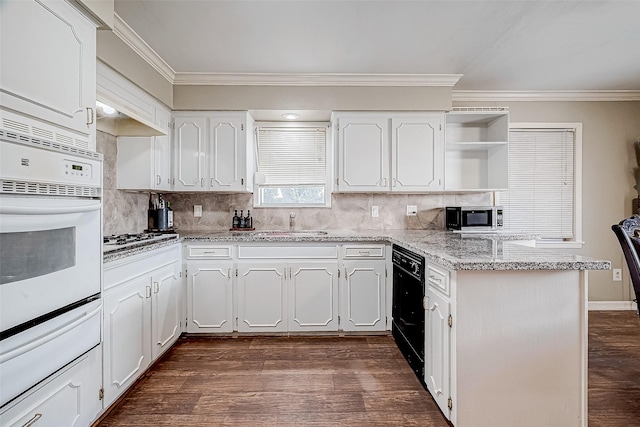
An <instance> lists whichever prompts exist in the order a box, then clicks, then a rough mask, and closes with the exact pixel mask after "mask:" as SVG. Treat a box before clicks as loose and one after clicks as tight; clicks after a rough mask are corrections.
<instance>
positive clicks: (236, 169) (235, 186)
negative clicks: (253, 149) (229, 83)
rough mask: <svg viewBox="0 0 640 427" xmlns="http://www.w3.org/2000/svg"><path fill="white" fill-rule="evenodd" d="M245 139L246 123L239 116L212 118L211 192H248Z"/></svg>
mask: <svg viewBox="0 0 640 427" xmlns="http://www.w3.org/2000/svg"><path fill="white" fill-rule="evenodd" d="M246 138H247V136H246V130H245V123H244V120H242V119H240V118H237V117H220V116H218V115H214V116H212V118H211V145H210V151H209V171H210V175H211V176H210V183H209V185H210V187H211V190H213V191H243V190H245V189H246V188H245V179H246V178H245V177H246V175H247V171H246V162H245V158H246V155H247V153H246V151H247V144H246Z"/></svg>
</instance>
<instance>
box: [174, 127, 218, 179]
mask: <svg viewBox="0 0 640 427" xmlns="http://www.w3.org/2000/svg"><path fill="white" fill-rule="evenodd" d="M173 126H174V135H175V136H174V139H173V146H174V164H175V176H174V179H175V182H174V187H173V188H174V190H176V191H204V190H206V189H207V188H206V187H205V182H204V181H205V173H204V158H205V157H206V155H207V151H206V150H207V149H206V146H207V144H206V140H207V138H208V135H209V131H208V123H207V119H206V118H205V117H176V118H175V120H174V125H173Z"/></svg>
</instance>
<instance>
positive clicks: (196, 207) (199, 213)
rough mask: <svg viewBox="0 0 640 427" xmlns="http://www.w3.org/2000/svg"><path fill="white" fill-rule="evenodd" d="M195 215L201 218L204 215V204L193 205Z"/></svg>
mask: <svg viewBox="0 0 640 427" xmlns="http://www.w3.org/2000/svg"><path fill="white" fill-rule="evenodd" d="M193 216H195V217H196V218H200V217H201V216H202V205H193Z"/></svg>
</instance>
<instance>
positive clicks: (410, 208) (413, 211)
mask: <svg viewBox="0 0 640 427" xmlns="http://www.w3.org/2000/svg"><path fill="white" fill-rule="evenodd" d="M416 215H418V206H416V205H407V216H416Z"/></svg>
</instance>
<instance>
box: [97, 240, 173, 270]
mask: <svg viewBox="0 0 640 427" xmlns="http://www.w3.org/2000/svg"><path fill="white" fill-rule="evenodd" d="M181 241H182V239H180V236H179V235H177V234H165V235H163V236H162V237H160V238H157V239H155V240H143V241H140V242H136V243H133V244H129V245H127V246H124V247H122V246H111V245H102V262H103V263H108V262H111V261H115V260H118V259H122V258H127V257H130V256H133V255H137V254H140V253H143V252H148V251H153V250H156V249H159V248H163V247H165V246H171V245H176V244H179V243H180V242H181Z"/></svg>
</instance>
